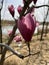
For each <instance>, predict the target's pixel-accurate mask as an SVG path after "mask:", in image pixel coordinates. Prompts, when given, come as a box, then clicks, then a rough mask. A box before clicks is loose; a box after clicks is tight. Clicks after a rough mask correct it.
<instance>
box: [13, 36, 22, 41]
mask: <svg viewBox="0 0 49 65" xmlns="http://www.w3.org/2000/svg"><path fill="white" fill-rule="evenodd" d="M13 40H14V41H15V42H19V41H22V39H21V36H15V37H14V39H13Z"/></svg>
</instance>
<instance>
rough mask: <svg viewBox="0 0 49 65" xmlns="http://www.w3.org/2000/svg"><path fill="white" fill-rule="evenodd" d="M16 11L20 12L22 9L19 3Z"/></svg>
mask: <svg viewBox="0 0 49 65" xmlns="http://www.w3.org/2000/svg"><path fill="white" fill-rule="evenodd" d="M17 11H18V13H19V14H20V13H21V11H22V7H21V5H19V6H18V8H17Z"/></svg>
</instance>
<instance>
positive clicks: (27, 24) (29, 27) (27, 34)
mask: <svg viewBox="0 0 49 65" xmlns="http://www.w3.org/2000/svg"><path fill="white" fill-rule="evenodd" d="M35 28H36V23H35V21H34V19H33V17H32V16H31V14H30V13H28V14H27V15H26V16H25V17H22V18H21V19H20V20H19V21H18V29H19V31H20V33H21V35H22V36H23V38H24V39H25V41H28V42H29V41H31V38H32V35H33V33H34V31H35Z"/></svg>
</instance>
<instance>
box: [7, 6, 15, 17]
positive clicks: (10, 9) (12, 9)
mask: <svg viewBox="0 0 49 65" xmlns="http://www.w3.org/2000/svg"><path fill="white" fill-rule="evenodd" d="M8 10H9V12H10V14H11V15H12V16H13V17H14V13H15V10H14V6H13V5H11V6H8Z"/></svg>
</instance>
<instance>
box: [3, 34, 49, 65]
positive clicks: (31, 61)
mask: <svg viewBox="0 0 49 65" xmlns="http://www.w3.org/2000/svg"><path fill="white" fill-rule="evenodd" d="M3 38H4V40H3V41H6V42H7V40H6V37H5V36H3ZM39 39H40V35H38V37H37V36H33V37H32V40H31V42H30V48H31V53H33V54H35V53H37V52H40V53H38V54H36V55H30V56H28V57H26V58H24V59H21V58H19V57H17V56H16V55H13V54H12V53H11V52H10V51H8V52H7V54H6V57H7V56H9V55H11V54H12V55H11V56H10V57H8V58H6V59H5V62H4V65H48V64H47V63H49V33H48V34H47V36H46V37H45V36H43V40H42V41H40V40H39ZM10 46H11V47H12V48H13V49H14V50H15V51H16V50H17V51H19V52H20V53H21V54H23V55H24V56H25V55H27V54H28V48H27V45H26V43H25V42H24V41H22V46H21V47H17V44H16V43H14V42H13V41H12V44H11V45H10Z"/></svg>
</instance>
